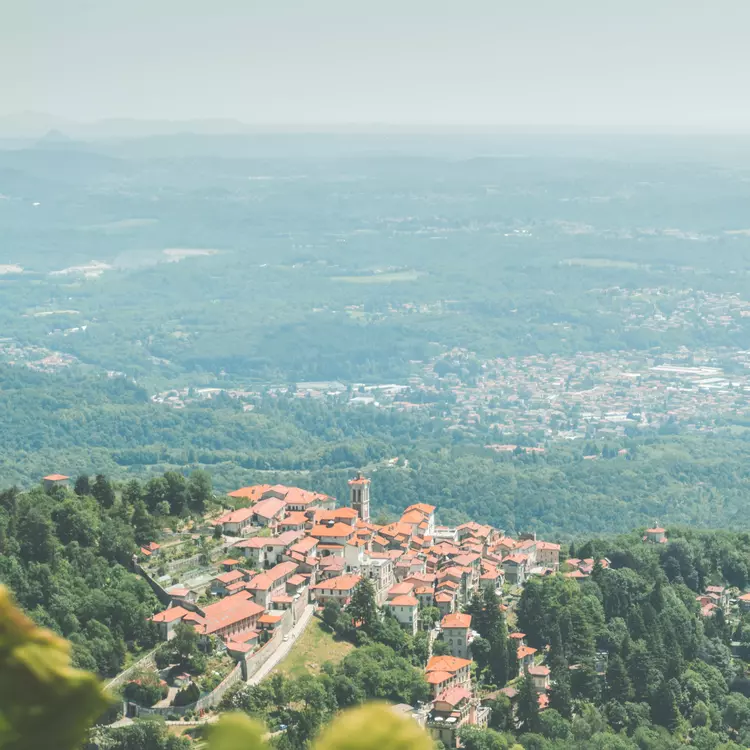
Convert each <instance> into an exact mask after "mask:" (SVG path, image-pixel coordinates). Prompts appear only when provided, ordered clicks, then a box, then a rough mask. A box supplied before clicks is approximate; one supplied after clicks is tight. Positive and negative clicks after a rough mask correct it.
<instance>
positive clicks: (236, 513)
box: [216, 508, 253, 524]
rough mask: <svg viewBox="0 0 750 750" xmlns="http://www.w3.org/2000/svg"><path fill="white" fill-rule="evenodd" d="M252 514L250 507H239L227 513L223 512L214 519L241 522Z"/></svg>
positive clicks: (225, 521) (222, 521)
mask: <svg viewBox="0 0 750 750" xmlns="http://www.w3.org/2000/svg"><path fill="white" fill-rule="evenodd" d="M252 515H253V509H252V508H240V509H239V510H233V511H230V512H229V513H225V514H224V515H223V516H222V517H221V518H218V519H216V523H222V524H223V523H242V522H243V521H247V520H248V519H249V518H251V517H252Z"/></svg>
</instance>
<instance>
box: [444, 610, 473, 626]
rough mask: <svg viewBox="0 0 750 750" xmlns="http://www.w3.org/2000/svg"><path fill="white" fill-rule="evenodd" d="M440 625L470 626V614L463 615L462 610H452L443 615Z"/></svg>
mask: <svg viewBox="0 0 750 750" xmlns="http://www.w3.org/2000/svg"><path fill="white" fill-rule="evenodd" d="M440 626H441V627H443V628H470V627H471V615H465V614H463V613H462V612H452V613H451V614H449V615H446V616H445V617H443V619H442V621H441V622H440Z"/></svg>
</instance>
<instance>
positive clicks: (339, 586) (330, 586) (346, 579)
mask: <svg viewBox="0 0 750 750" xmlns="http://www.w3.org/2000/svg"><path fill="white" fill-rule="evenodd" d="M361 580H362V576H357V575H353V574H349V575H343V576H336V577H335V578H329V579H328V580H327V581H321V582H320V583H316V584H315V585H314V586H313V587H312V590H313V591H321V590H323V589H326V590H327V591H331V590H332V591H351V590H352V589H353V588H354V587H355V586H356V585H357V584H358V583H359V582H360V581H361Z"/></svg>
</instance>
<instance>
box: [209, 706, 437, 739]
mask: <svg viewBox="0 0 750 750" xmlns="http://www.w3.org/2000/svg"><path fill="white" fill-rule="evenodd" d="M208 747H209V750H267V748H268V747H269V745H268V744H267V742H266V740H265V739H264V730H263V726H262V725H261V724H259V723H258V722H255V721H252V720H251V719H248V718H247V717H245V716H242V715H241V714H228V715H226V716H225V717H223V718H222V719H221V721H220V722H219V723H218V724H217V725H216V727H212V728H211V730H210V731H209V733H208ZM312 748H313V750H433V743H432V740H431V739H430V737H429V736H428V735H427V734H426V732H424V730H423V729H421V727H420V726H419V725H418V724H417V723H416V722H415V721H414V720H413V719H411V718H408V717H405V716H400V715H398V714H397V713H396V712H395V711H394V710H393V709H392V708H391V707H389V706H388V705H386V704H383V703H369V704H366V705H364V706H360V707H358V708H352V709H349V710H347V711H344V712H343V713H342V714H340V715H339V716H337V717H336V718H335V719H334V720H333V721H332V722H331V723H330V724H329V725H328V726H327V727H325V728H324V729H323V731H322V732H321V734H320V736H319V737H318V738H317V739H316V740H315V741H314V743H313V745H312Z"/></svg>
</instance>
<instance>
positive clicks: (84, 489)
mask: <svg viewBox="0 0 750 750" xmlns="http://www.w3.org/2000/svg"><path fill="white" fill-rule="evenodd" d="M73 492H75V493H76V495H78V497H84V496H86V495H90V494H91V483H90V482H89V477H88V474H81V475H79V476H78V477H77V478H76V482H75V485H74V487H73Z"/></svg>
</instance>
